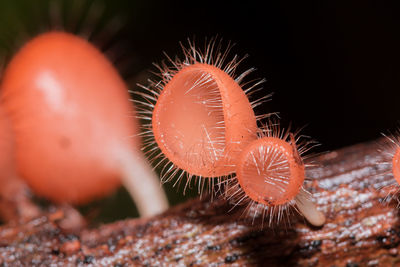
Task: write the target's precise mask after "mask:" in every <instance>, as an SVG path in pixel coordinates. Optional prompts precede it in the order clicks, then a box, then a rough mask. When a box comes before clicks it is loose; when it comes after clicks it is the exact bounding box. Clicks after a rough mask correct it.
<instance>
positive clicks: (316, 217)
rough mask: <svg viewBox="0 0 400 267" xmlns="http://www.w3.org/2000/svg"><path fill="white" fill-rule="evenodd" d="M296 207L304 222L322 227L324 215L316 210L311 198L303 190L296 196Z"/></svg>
mask: <svg viewBox="0 0 400 267" xmlns="http://www.w3.org/2000/svg"><path fill="white" fill-rule="evenodd" d="M295 201H296V206H297V208H298V209H299V211H300V213H301V214H302V215H303V216H304V217H305V218H306V220H307V221H308V222H309V223H311V224H312V225H314V226H322V225H323V224H324V223H325V220H326V218H325V215H324V214H323V213H322V212H320V211H319V210H318V209H317V206H316V205H315V204H314V203H313V202H312V200H311V197H310V195H309V193H308V192H307V191H305V190H304V189H303V188H302V189H300V192H299V193H298V194H297V196H296V198H295Z"/></svg>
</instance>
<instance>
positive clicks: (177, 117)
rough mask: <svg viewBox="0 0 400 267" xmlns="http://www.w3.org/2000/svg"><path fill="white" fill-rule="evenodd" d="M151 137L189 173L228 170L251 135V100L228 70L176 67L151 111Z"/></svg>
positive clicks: (199, 65)
mask: <svg viewBox="0 0 400 267" xmlns="http://www.w3.org/2000/svg"><path fill="white" fill-rule="evenodd" d="M152 127H153V134H154V138H155V140H156V142H157V144H158V146H159V147H160V149H161V151H162V152H163V153H164V154H165V156H166V157H167V158H168V159H169V160H170V161H172V162H173V163H174V164H175V165H176V166H178V167H179V168H181V169H183V170H185V171H186V172H188V173H189V174H192V175H198V176H203V177H218V176H224V175H228V174H230V173H232V172H234V170H235V168H234V166H235V163H236V159H237V157H238V156H239V154H240V152H241V150H242V149H243V148H244V147H245V146H246V144H248V143H249V142H251V141H253V140H255V139H256V138H257V121H256V117H255V115H254V111H253V109H252V108H251V104H250V102H249V100H248V98H247V96H246V94H245V92H244V91H243V90H242V88H241V87H240V86H239V84H238V83H237V82H236V81H235V80H234V79H233V78H232V77H231V76H229V74H227V73H225V72H224V71H223V70H221V69H219V68H217V67H215V66H213V65H209V64H204V63H195V64H193V65H189V66H185V67H183V68H182V69H181V70H179V71H178V72H177V73H176V74H175V75H174V77H173V78H172V79H171V80H170V81H169V82H168V83H167V84H166V85H165V87H164V89H163V91H162V92H161V94H160V96H159V98H158V99H157V103H156V105H155V107H154V110H153V117H152Z"/></svg>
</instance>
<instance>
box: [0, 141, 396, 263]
mask: <svg viewBox="0 0 400 267" xmlns="http://www.w3.org/2000/svg"><path fill="white" fill-rule="evenodd" d="M379 148H381V145H380V144H378V143H377V142H371V143H366V144H359V145H355V146H352V147H348V148H344V149H340V150H337V151H334V152H330V153H326V154H324V155H321V156H318V157H315V158H313V161H314V162H316V163H318V165H317V166H315V167H311V168H310V169H308V171H307V176H308V178H310V181H308V182H307V184H306V188H307V189H308V190H309V191H311V192H312V193H313V194H314V199H315V201H316V203H317V205H318V207H319V209H320V210H321V211H323V212H324V213H325V214H326V216H327V222H326V224H325V225H324V226H323V227H321V228H314V227H312V226H310V225H308V224H307V223H306V222H305V221H304V219H302V218H301V217H300V216H297V215H295V214H293V216H291V218H290V219H291V223H290V225H288V224H287V223H281V224H279V225H275V226H274V227H273V228H269V227H268V226H265V225H264V228H263V229H261V227H260V224H261V219H259V218H256V219H255V221H254V224H252V222H251V220H248V219H245V218H243V217H242V216H240V215H241V213H242V209H241V208H237V209H234V210H233V211H229V210H230V208H231V205H230V204H229V203H226V202H225V201H223V200H214V201H213V202H210V200H209V199H207V198H203V199H193V200H190V201H188V202H186V203H184V204H181V205H178V206H175V207H173V208H171V209H170V210H168V211H167V212H165V213H164V214H162V215H159V216H156V217H152V218H148V219H136V220H135V219H130V220H124V221H118V222H115V223H112V224H107V225H103V226H101V227H99V228H96V229H83V230H81V231H79V232H76V233H75V234H71V233H68V232H66V231H65V230H63V229H64V228H63V227H61V225H60V224H61V222H62V221H63V220H65V219H68V218H65V217H66V216H68V215H67V214H68V213H66V212H64V210H63V209H59V210H56V211H53V212H48V213H45V214H42V215H41V216H39V217H37V218H35V219H32V220H29V221H27V222H25V223H17V222H14V223H13V222H11V223H9V224H7V225H3V226H1V227H0V266H228V265H231V266H347V267H355V266H400V256H399V255H398V251H399V249H400V220H399V218H400V215H399V211H398V209H397V208H396V206H397V201H394V200H392V201H385V197H386V196H387V194H388V191H389V190H391V187H388V185H389V184H391V183H392V182H393V177H392V175H391V171H390V164H382V163H383V162H385V161H387V159H385V158H384V154H383V153H381V152H379V151H378V149H379ZM382 202H384V203H382ZM121 208H129V207H121ZM285 222H287V220H285Z"/></svg>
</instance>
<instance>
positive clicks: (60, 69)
mask: <svg viewBox="0 0 400 267" xmlns="http://www.w3.org/2000/svg"><path fill="white" fill-rule="evenodd" d="M1 96H2V104H3V106H4V108H5V109H6V111H7V113H8V115H9V116H10V119H11V121H12V124H13V130H14V134H15V142H16V161H17V168H18V171H19V172H20V174H21V176H22V177H23V178H25V179H26V181H27V182H28V183H29V185H30V186H31V187H32V189H33V190H34V191H35V192H36V193H37V194H38V195H40V196H43V197H46V198H48V199H50V200H52V201H55V202H68V203H73V204H82V203H86V202H88V201H91V200H92V199H95V198H98V197H102V196H105V195H107V194H109V193H111V192H112V191H114V190H115V189H116V188H117V187H118V186H119V185H120V184H121V179H120V177H122V181H123V183H124V184H125V186H126V188H127V189H128V191H129V192H130V193H131V195H132V196H133V198H134V200H135V202H136V204H137V206H138V209H139V212H140V213H141V214H142V215H151V214H154V213H158V212H160V211H162V210H164V209H165V208H166V206H167V202H166V198H165V195H164V192H163V191H162V190H161V189H160V187H159V184H158V178H157V177H155V175H154V174H153V173H152V172H151V170H150V169H149V167H148V165H147V164H146V162H145V160H144V159H143V158H142V156H141V154H140V153H139V151H138V146H139V140H138V139H137V137H135V135H136V134H137V131H138V125H137V122H136V120H134V114H135V113H134V110H133V107H132V105H131V104H130V102H129V94H128V90H127V88H126V85H125V84H124V82H123V80H122V79H121V77H120V76H119V74H118V72H117V71H116V69H115V68H114V67H113V66H112V64H111V63H110V62H109V61H108V60H107V59H106V58H105V57H104V55H103V54H101V52H100V51H98V50H97V49H96V48H95V47H94V46H92V45H91V44H89V43H88V42H87V41H86V40H83V39H81V38H79V37H76V36H74V35H71V34H68V33H63V32H49V33H45V34H42V35H39V36H38V37H36V38H34V39H32V40H31V41H29V42H28V43H26V44H25V45H24V46H23V47H22V49H21V50H20V51H19V52H18V53H17V54H16V55H15V56H14V57H13V58H12V60H11V62H10V63H9V65H8V67H7V68H6V70H5V73H4V77H3V81H2V84H1ZM149 196H151V201H149Z"/></svg>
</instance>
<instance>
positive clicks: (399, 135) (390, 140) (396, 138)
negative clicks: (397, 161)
mask: <svg viewBox="0 0 400 267" xmlns="http://www.w3.org/2000/svg"><path fill="white" fill-rule="evenodd" d="M382 135H383V136H384V137H385V140H384V142H382V144H381V145H380V146H381V149H379V152H381V153H382V156H383V160H382V161H381V162H379V163H378V164H379V165H390V166H391V167H392V164H393V163H392V160H393V157H394V155H395V153H396V150H397V149H400V129H397V130H395V131H394V132H392V133H391V132H389V134H383V133H382ZM385 174H386V175H392V177H393V171H392V168H390V171H387V173H385ZM377 189H378V190H384V191H387V195H386V196H385V197H384V199H383V200H382V201H381V202H382V203H384V204H388V203H390V202H391V201H392V200H395V201H397V207H398V208H399V207H400V185H399V184H398V182H397V181H396V180H395V178H394V177H393V179H392V181H391V182H390V183H388V184H384V185H381V186H380V187H379V188H377Z"/></svg>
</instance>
